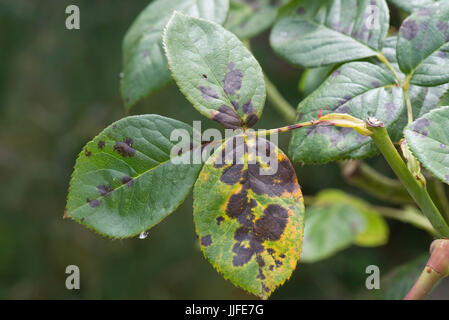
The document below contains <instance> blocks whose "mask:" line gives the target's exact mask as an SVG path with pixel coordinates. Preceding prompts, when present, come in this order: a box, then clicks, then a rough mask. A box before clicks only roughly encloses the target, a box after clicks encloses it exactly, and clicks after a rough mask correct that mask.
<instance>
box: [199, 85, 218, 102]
mask: <svg viewBox="0 0 449 320" xmlns="http://www.w3.org/2000/svg"><path fill="white" fill-rule="evenodd" d="M200 91H201V95H202V96H203V99H204V100H211V99H219V98H220V97H219V95H218V93H217V91H215V89H214V88H212V87H203V86H200Z"/></svg>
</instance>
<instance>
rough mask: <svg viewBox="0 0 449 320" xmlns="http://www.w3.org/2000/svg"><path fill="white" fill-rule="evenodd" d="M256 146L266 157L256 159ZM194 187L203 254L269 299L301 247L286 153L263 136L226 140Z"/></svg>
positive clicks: (296, 191) (296, 196) (295, 188)
mask: <svg viewBox="0 0 449 320" xmlns="http://www.w3.org/2000/svg"><path fill="white" fill-rule="evenodd" d="M256 142H257V145H256ZM256 149H257V150H258V152H260V153H261V154H262V155H264V156H265V155H268V156H269V158H268V159H264V157H261V156H260V155H259V153H257V155H258V156H257V160H256V157H255V155H256V153H255V151H254V150H256ZM269 164H271V165H269ZM276 167H277V168H276ZM270 170H272V171H271V172H270ZM193 192H194V194H193V195H194V205H193V210H194V221H195V226H196V232H197V234H198V237H199V239H200V242H201V249H202V251H203V253H204V255H205V256H206V258H207V259H208V260H209V261H210V262H211V264H212V265H213V266H214V267H215V268H216V269H217V270H218V271H219V272H220V273H222V274H223V276H224V277H225V278H226V279H229V280H230V281H231V282H232V283H233V284H235V285H237V286H239V287H241V288H243V289H245V290H247V291H248V292H250V293H252V294H255V295H257V296H259V297H261V298H264V299H266V298H268V297H269V296H270V294H271V293H272V292H273V291H274V290H275V289H276V287H277V286H279V285H281V284H282V283H284V281H285V280H287V279H288V278H289V277H290V275H291V273H292V272H293V270H294V269H295V267H296V263H297V261H298V259H299V254H300V252H301V244H302V234H303V227H304V225H303V215H304V204H303V198H302V194H301V190H300V187H299V185H298V181H297V178H296V174H295V171H294V169H293V166H292V164H291V163H290V161H289V160H288V158H287V156H285V154H283V153H282V151H280V150H279V149H277V147H276V146H275V145H274V144H272V143H271V142H268V141H267V140H265V139H262V138H257V141H256V139H255V138H254V136H253V137H250V136H247V137H246V138H245V140H243V138H242V136H236V137H234V138H231V139H228V140H227V141H226V142H225V144H224V145H223V146H221V147H220V148H219V149H217V151H216V152H215V153H214V155H213V156H211V157H210V159H209V160H208V161H207V163H206V164H205V165H204V167H203V170H202V171H201V173H200V175H199V177H198V180H197V182H196V183H195V187H194V191H193Z"/></svg>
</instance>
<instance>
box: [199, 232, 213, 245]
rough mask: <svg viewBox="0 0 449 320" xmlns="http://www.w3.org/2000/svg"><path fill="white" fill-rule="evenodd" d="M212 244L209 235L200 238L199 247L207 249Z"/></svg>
mask: <svg viewBox="0 0 449 320" xmlns="http://www.w3.org/2000/svg"><path fill="white" fill-rule="evenodd" d="M211 244H212V237H211V235H210V234H208V235H207V236H204V237H202V238H201V245H202V246H203V247H208V246H210V245H211Z"/></svg>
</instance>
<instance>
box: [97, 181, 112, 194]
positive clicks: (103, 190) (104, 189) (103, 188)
mask: <svg viewBox="0 0 449 320" xmlns="http://www.w3.org/2000/svg"><path fill="white" fill-rule="evenodd" d="M97 190H98V192H99V193H100V195H101V196H103V197H107V196H109V195H110V194H111V193H112V192H113V191H114V188H113V187H112V186H111V185H110V184H106V185H104V184H101V185H98V186H97Z"/></svg>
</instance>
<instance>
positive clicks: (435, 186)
mask: <svg viewBox="0 0 449 320" xmlns="http://www.w3.org/2000/svg"><path fill="white" fill-rule="evenodd" d="M429 192H430V194H431V195H432V198H433V199H435V202H436V205H437V207H438V208H439V209H440V210H441V214H442V215H443V217H444V219H445V220H446V222H447V223H448V224H449V201H448V199H447V196H446V191H445V190H444V184H443V183H442V182H441V181H440V180H439V179H437V178H431V179H429Z"/></svg>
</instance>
